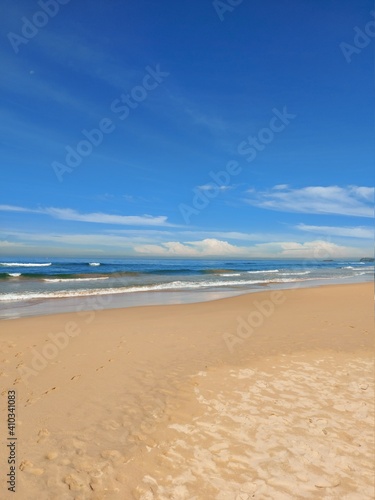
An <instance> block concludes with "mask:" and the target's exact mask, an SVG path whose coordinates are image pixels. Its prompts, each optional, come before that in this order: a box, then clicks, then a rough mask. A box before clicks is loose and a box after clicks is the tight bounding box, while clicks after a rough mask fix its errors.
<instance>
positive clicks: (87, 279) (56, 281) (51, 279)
mask: <svg viewBox="0 0 375 500" xmlns="http://www.w3.org/2000/svg"><path fill="white" fill-rule="evenodd" d="M108 278H109V276H103V277H100V278H44V279H43V281H48V282H49V283H61V282H64V283H66V282H67V281H71V282H72V281H98V280H107V279H108Z"/></svg>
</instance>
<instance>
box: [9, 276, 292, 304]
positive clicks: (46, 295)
mask: <svg viewBox="0 0 375 500" xmlns="http://www.w3.org/2000/svg"><path fill="white" fill-rule="evenodd" d="M64 281H65V280H64ZM296 281H301V280H300V279H288V278H279V279H272V280H267V281H264V280H237V281H190V282H188V281H173V282H170V283H160V284H157V285H149V286H133V287H120V288H93V289H81V290H60V291H56V292H29V293H24V294H15V293H6V294H4V295H0V302H7V301H9V302H10V301H19V300H31V299H53V298H67V297H84V296H90V295H111V294H120V293H135V292H151V291H155V290H191V289H202V288H203V289H204V288H213V287H227V286H244V285H257V284H261V283H262V284H267V283H279V282H282V283H290V282H296Z"/></svg>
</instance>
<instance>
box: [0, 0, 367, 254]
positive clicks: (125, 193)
mask: <svg viewBox="0 0 375 500" xmlns="http://www.w3.org/2000/svg"><path fill="white" fill-rule="evenodd" d="M373 10H374V5H373V2H372V1H371V2H370V1H366V0H358V1H356V2H353V1H352V0H324V1H323V0H298V1H297V0H288V1H286V0H284V1H280V0H267V1H254V0H252V1H250V0H243V1H242V2H241V1H239V0H236V1H234V0H223V1H221V0H215V1H211V0H210V1H207V2H202V1H201V0H189V1H186V0H181V1H179V2H176V1H172V0H165V1H164V2H153V1H151V0H137V2H133V1H130V2H123V1H121V0H112V1H111V2H106V1H105V0H97V1H95V2H90V1H89V0H80V1H79V2H75V1H74V0H70V1H69V0H60V2H59V3H57V0H39V1H32V0H28V1H26V0H19V1H17V2H14V1H13V0H3V1H2V2H1V5H0V19H1V21H0V26H1V39H2V43H1V45H0V53H1V59H2V61H3V63H2V72H1V76H0V90H1V96H2V100H1V115H2V118H3V119H2V121H1V125H0V127H1V136H0V145H1V146H0V147H1V162H2V174H1V185H2V189H1V194H2V196H1V200H0V229H1V234H0V253H1V255H3V256H16V255H17V256H22V255H23V256H29V257H46V258H49V257H53V256H63V257H68V256H77V257H85V256H98V257H100V256H103V257H126V256H144V257H151V256H162V257H165V256H170V257H174V256H176V257H180V256H189V257H210V256H213V257H229V256H230V257H239V258H242V257H245V258H247V257H271V258H272V257H303V258H309V257H311V258H338V257H363V256H368V255H371V253H372V247H373V197H374V189H373V187H372V186H373V169H374V164H373V106H374V99H373V88H372V86H373V57H374V52H373V46H374V41H373V38H374V36H375V27H373V26H375V25H374V15H372V14H371V11H373ZM366 33H367V34H366Z"/></svg>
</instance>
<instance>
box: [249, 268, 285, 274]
mask: <svg viewBox="0 0 375 500" xmlns="http://www.w3.org/2000/svg"><path fill="white" fill-rule="evenodd" d="M247 272H248V273H249V274H263V273H278V272H279V270H278V269H267V270H263V271H247Z"/></svg>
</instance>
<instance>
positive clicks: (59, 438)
mask: <svg viewBox="0 0 375 500" xmlns="http://www.w3.org/2000/svg"><path fill="white" fill-rule="evenodd" d="M373 355H374V327H373V285H372V284H370V283H364V284H350V285H332V286H322V287H316V288H304V289H295V290H279V291H271V290H265V291H262V292H259V293H253V294H247V295H241V296H236V297H230V298H225V299H220V300H215V301H211V302H204V303H195V304H183V305H165V306H147V307H135V308H127V309H113V310H100V311H87V312H84V311H82V312H76V313H67V314H56V315H49V316H39V317H32V318H20V319H15V320H3V321H1V322H0V364H1V368H0V387H1V423H0V425H1V430H2V432H1V435H2V436H5V439H4V438H3V437H2V442H1V446H2V449H1V451H0V460H1V468H0V470H1V483H0V488H1V495H0V496H1V498H19V499H22V500H26V499H30V500H34V499H35V498H38V499H41V500H47V499H48V500H49V499H51V500H52V499H57V498H58V499H59V500H70V499H75V500H86V499H95V500H99V499H125V500H127V499H129V500H131V499H142V500H153V499H155V500H156V499H160V500H164V499H165V500H166V499H174V500H182V499H186V500H193V499H196V500H208V499H217V500H232V499H233V500H248V499H252V498H255V499H277V500H279V499H280V500H284V499H285V500H288V499H296V498H307V499H309V498H317V499H318V498H319V499H321V498H327V499H331V498H335V499H340V500H342V499H347V500H357V499H358V500H364V499H372V498H374V493H375V491H374V460H373V459H374V452H375V449H374V391H373V386H374V364H373V361H374V358H373ZM9 391H15V396H16V407H15V408H16V410H15V412H16V428H15V436H14V437H16V438H17V439H16V440H15V445H14V448H15V453H16V471H15V472H16V473H15V476H16V480H15V482H16V493H13V492H11V491H8V487H9V484H7V480H8V479H9V478H8V477H7V473H8V472H9V467H10V465H9V463H7V462H8V458H9V453H10V451H9V450H10V448H9V447H7V443H9V442H11V440H10V439H8V437H9V435H8V429H7V416H8V411H7V396H8V394H9ZM11 394H13V393H11Z"/></svg>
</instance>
